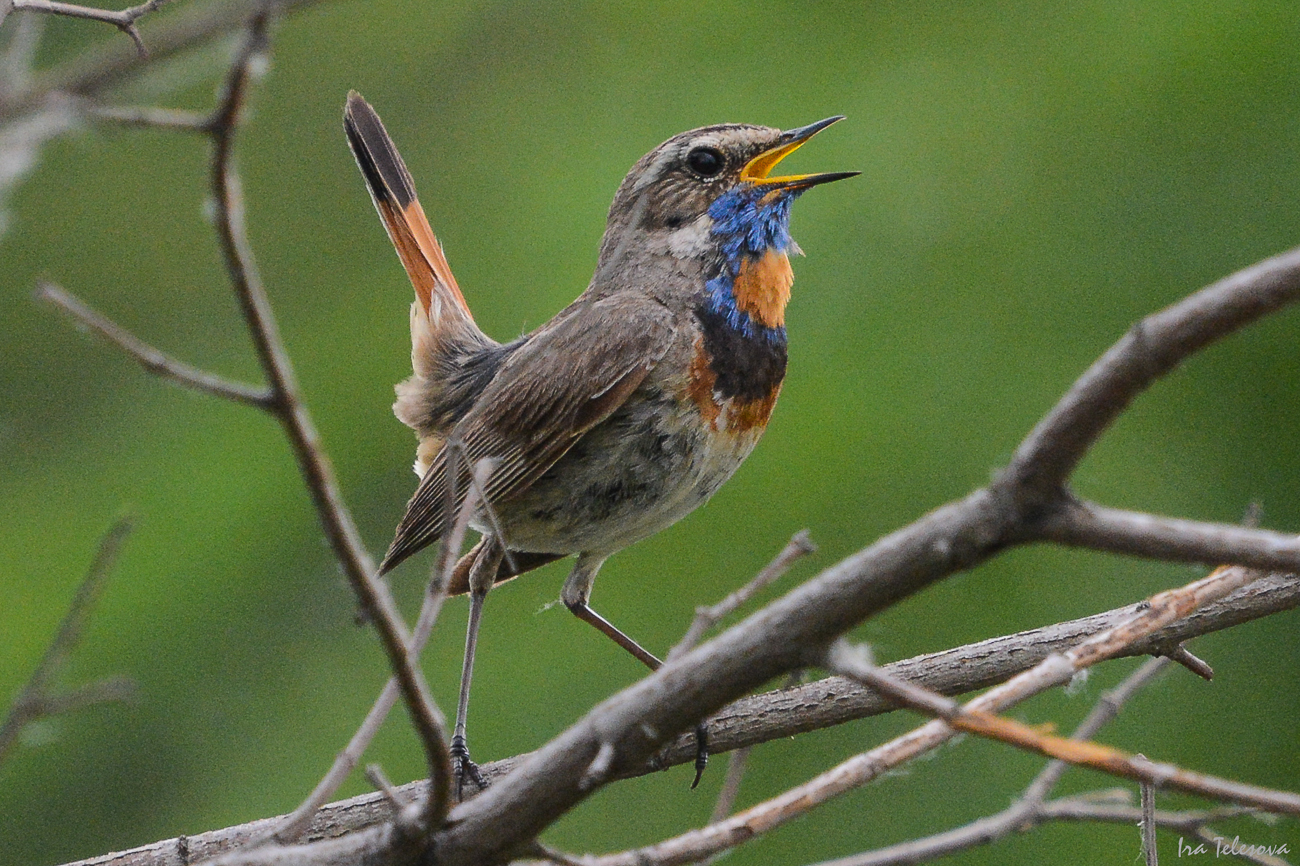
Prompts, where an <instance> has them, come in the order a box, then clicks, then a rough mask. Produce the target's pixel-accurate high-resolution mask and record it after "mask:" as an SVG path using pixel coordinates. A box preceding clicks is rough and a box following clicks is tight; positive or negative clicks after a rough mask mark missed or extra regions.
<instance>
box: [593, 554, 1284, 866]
mask: <svg viewBox="0 0 1300 866" xmlns="http://www.w3.org/2000/svg"><path fill="white" fill-rule="evenodd" d="M1258 576H1259V575H1258V574H1257V573H1255V572H1250V571H1249V570H1247V569H1240V568H1220V569H1217V570H1216V571H1215V572H1214V573H1213V574H1211V575H1210V576H1208V577H1206V578H1203V579H1201V580H1199V581H1195V582H1194V583H1191V584H1189V585H1187V586H1185V587H1182V588H1181V589H1175V590H1170V591H1168V592H1163V593H1160V594H1159V595H1156V596H1153V597H1152V598H1151V599H1150V601H1149V603H1148V604H1147V605H1145V606H1143V607H1141V608H1140V609H1139V610H1137V611H1135V612H1134V613H1133V614H1132V615H1131V616H1130V617H1128V618H1127V619H1125V620H1124V621H1122V622H1120V623H1119V624H1117V625H1115V626H1114V627H1112V628H1109V629H1107V630H1106V631H1104V632H1102V633H1100V634H1097V635H1094V636H1093V637H1091V638H1089V639H1088V640H1085V641H1083V642H1081V643H1080V644H1078V645H1077V646H1076V647H1074V648H1073V649H1070V650H1068V651H1066V652H1064V653H1053V654H1052V655H1050V656H1048V657H1047V658H1046V659H1044V660H1043V661H1042V662H1040V663H1039V664H1037V665H1035V666H1034V667H1033V668H1032V669H1030V670H1028V671H1025V672H1024V673H1022V674H1019V675H1017V676H1016V677H1013V678H1012V679H1011V680H1009V681H1008V682H1006V683H1003V684H1002V685H1000V686H997V687H995V688H993V689H991V690H990V691H988V692H986V693H985V694H983V695H981V696H980V697H978V698H975V699H974V700H972V701H970V702H968V703H967V704H965V705H964V706H963V707H962V709H963V710H964V711H967V712H979V713H1000V712H1003V711H1004V710H1006V709H1008V708H1009V707H1011V706H1014V705H1015V704H1017V703H1020V702H1021V701H1023V700H1025V699H1027V698H1029V697H1031V696H1032V695H1035V694H1038V693H1040V692H1042V691H1045V690H1047V689H1049V688H1052V687H1054V686H1058V685H1063V684H1065V683H1067V682H1069V681H1070V679H1071V678H1072V677H1073V676H1074V675H1075V674H1076V673H1077V672H1078V671H1080V670H1083V669H1084V668H1087V667H1089V666H1091V665H1094V664H1096V663H1098V662H1100V661H1102V660H1104V659H1106V658H1109V657H1111V656H1113V655H1116V654H1118V653H1119V652H1122V651H1123V649H1124V648H1125V647H1126V646H1129V645H1131V644H1132V643H1134V642H1136V641H1137V640H1140V639H1141V638H1143V637H1145V636H1147V635H1149V634H1151V633H1153V632H1154V631H1156V630H1157V629H1159V628H1161V627H1163V626H1165V625H1168V624H1169V623H1170V622H1172V621H1174V620H1175V619H1178V618H1181V617H1185V616H1187V615H1188V614H1189V613H1190V612H1192V611H1194V610H1195V609H1196V608H1197V607H1199V606H1200V605H1203V604H1206V603H1208V602H1210V601H1212V600H1213V599H1216V598H1222V597H1224V596H1225V595H1227V594H1228V593H1230V592H1232V591H1233V590H1234V589H1236V588H1239V587H1241V586H1243V585H1245V584H1246V583H1249V582H1250V581H1252V580H1254V579H1256V578H1257V577H1258ZM955 734H956V730H955V729H954V728H953V727H951V726H950V725H949V724H948V723H947V722H945V721H939V720H936V721H931V722H928V723H927V724H925V725H923V726H921V727H920V728H917V729H915V730H913V731H912V732H911V733H908V734H905V735H903V736H902V737H898V738H897V739H894V740H891V741H890V742H888V743H886V744H884V745H882V746H879V747H877V748H875V749H872V750H871V751H869V752H864V753H862V754H860V755H856V756H854V757H852V758H850V759H848V760H847V761H844V762H843V763H841V764H839V765H838V766H836V767H834V768H832V769H831V770H828V771H826V772H825V773H822V774H820V775H819V776H817V777H815V778H813V779H811V780H809V781H808V782H806V783H804V784H802V785H799V786H798V787H795V788H792V789H790V790H789V791H786V792H785V793H784V794H781V795H779V796H777V797H774V798H772V799H770V800H767V801H765V802H763V803H760V804H758V805H756V806H753V807H751V808H749V809H746V810H745V811H743V812H740V813H738V814H736V815H733V816H731V817H730V818H728V819H726V820H725V821H720V822H718V823H716V824H711V825H709V826H707V827H703V828H700V829H699V830H693V831H690V832H688V833H684V834H682V835H680V836H677V837H675V838H672V839H668V840H665V841H663V842H660V843H657V844H655V845H651V846H648V847H645V848H640V849H637V850H634V851H627V852H623V853H620V854H612V855H607V856H603V857H597V858H592V859H591V861H590V862H591V863H592V864H593V866H669V864H682V863H694V862H698V861H700V860H703V859H705V858H707V857H709V856H711V855H713V854H715V853H717V852H718V851H723V850H726V849H728V848H734V847H736V846H737V845H740V844H742V843H743V842H747V841H749V840H751V839H753V838H755V837H757V836H759V835H761V834H763V833H765V832H767V831H768V830H771V829H773V828H775V827H778V826H780V825H782V824H785V823H787V822H788V821H790V820H792V819H793V818H795V817H797V816H799V815H802V814H805V813H806V812H808V811H809V810H811V809H813V808H815V807H816V806H818V805H820V804H822V803H824V802H826V801H828V800H830V799H832V798H834V797H837V796H839V795H840V794H843V793H845V792H847V791H850V790H853V789H855V788H859V787H861V786H862V785H864V784H867V783H868V782H871V781H873V780H874V779H877V778H879V777H880V776H881V775H883V774H884V773H885V772H887V771H888V770H890V769H892V768H894V767H897V766H899V765H900V764H901V763H903V762H905V761H909V760H911V759H913V758H915V757H916V756H918V755H920V754H922V753H924V752H927V751H930V750H931V749H933V748H935V747H936V746H938V745H940V744H942V743H944V742H947V741H948V740H949V739H951V738H952V737H953V736H955ZM1100 769H1105V770H1107V771H1111V772H1122V774H1123V775H1127V776H1129V777H1130V778H1139V777H1143V776H1145V777H1147V778H1150V779H1151V781H1153V782H1154V783H1155V784H1156V785H1157V786H1161V787H1172V788H1178V789H1180V790H1184V791H1189V792H1191V793H1197V794H1200V795H1202V796H1208V797H1213V798H1218V799H1224V800H1228V801H1231V802H1238V803H1246V804H1251V805H1256V806H1259V807H1260V808H1263V809H1265V810H1270V811H1285V812H1292V813H1296V814H1300V795H1297V794H1293V793H1290V792H1285V791H1272V790H1268V789H1264V788H1259V787H1256V786H1253V785H1245V784H1242V783H1237V782H1231V781H1228V780H1223V779H1215V778H1212V777H1207V776H1202V775H1200V774H1196V773H1190V772H1188V771H1186V770H1182V769H1180V768H1177V767H1173V766H1170V765H1166V764H1157V765H1151V769H1150V771H1149V772H1147V773H1139V772H1138V771H1136V770H1135V769H1134V768H1132V767H1131V766H1119V765H1116V766H1114V767H1111V766H1109V765H1103V766H1102V767H1100Z"/></svg>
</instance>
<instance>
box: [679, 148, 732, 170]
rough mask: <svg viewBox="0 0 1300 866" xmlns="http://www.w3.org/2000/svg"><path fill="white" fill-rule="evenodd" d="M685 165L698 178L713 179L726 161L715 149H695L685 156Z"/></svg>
mask: <svg viewBox="0 0 1300 866" xmlns="http://www.w3.org/2000/svg"><path fill="white" fill-rule="evenodd" d="M686 164H687V165H688V166H690V167H691V171H693V172H695V173H696V174H698V175H699V176H700V177H713V176H715V175H717V174H718V173H719V172H721V171H722V167H723V166H724V165H726V160H725V159H724V158H723V156H722V153H721V152H720V151H718V150H717V149H716V148H712V147H697V148H695V149H694V150H692V151H691V152H690V153H688V154H686Z"/></svg>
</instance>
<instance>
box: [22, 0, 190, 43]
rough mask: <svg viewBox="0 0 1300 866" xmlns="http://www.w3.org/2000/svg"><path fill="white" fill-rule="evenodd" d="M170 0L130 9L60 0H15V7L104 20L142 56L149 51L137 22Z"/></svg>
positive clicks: (148, 0)
mask: <svg viewBox="0 0 1300 866" xmlns="http://www.w3.org/2000/svg"><path fill="white" fill-rule="evenodd" d="M168 2H170V0H147V2H145V3H141V4H140V5H139V6H132V7H130V8H129V9H122V10H120V11H119V10H112V9H96V8H94V7H93V6H80V5H77V4H75V3H63V2H60V0H13V8H14V9H16V10H21V11H25V12H42V13H44V14H46V15H62V16H65V17H67V18H84V19H87V20H90V21H103V22H104V23H106V24H112V25H113V26H114V27H116V28H117V29H118V30H121V31H122V32H123V33H125V34H126V35H127V36H130V37H131V41H132V42H134V43H135V48H136V51H138V52H139V53H140V56H141V57H148V56H149V52H148V50H147V49H146V48H145V47H144V40H143V39H141V38H140V31H139V30H137V29H136V26H135V22H136V21H137V20H139V19H140V17H141V16H142V15H146V14H148V13H150V12H152V11H154V10H155V9H157V8H158V7H159V6H162V5H163V4H165V3H168Z"/></svg>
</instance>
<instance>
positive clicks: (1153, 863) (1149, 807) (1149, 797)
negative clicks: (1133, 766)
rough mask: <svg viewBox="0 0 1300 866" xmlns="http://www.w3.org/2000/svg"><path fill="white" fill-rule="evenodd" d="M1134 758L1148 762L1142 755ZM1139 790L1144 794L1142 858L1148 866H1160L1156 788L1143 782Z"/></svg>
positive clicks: (1141, 822)
mask: <svg viewBox="0 0 1300 866" xmlns="http://www.w3.org/2000/svg"><path fill="white" fill-rule="evenodd" d="M1134 757H1136V758H1141V759H1142V760H1146V756H1145V755H1142V754H1138V755H1135V756H1134ZM1138 788H1139V790H1140V791H1141V794H1142V806H1141V808H1142V820H1141V821H1140V822H1139V823H1140V824H1141V829H1142V856H1143V858H1144V859H1145V860H1146V866H1160V854H1159V852H1157V851H1156V787H1155V785H1152V784H1151V783H1150V782H1146V781H1143V782H1140V783H1139V785H1138Z"/></svg>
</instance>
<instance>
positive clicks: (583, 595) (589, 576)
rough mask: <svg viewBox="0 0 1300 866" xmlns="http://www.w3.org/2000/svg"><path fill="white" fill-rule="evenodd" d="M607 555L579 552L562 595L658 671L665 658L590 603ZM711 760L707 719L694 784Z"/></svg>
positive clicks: (699, 737) (698, 741) (698, 742)
mask: <svg viewBox="0 0 1300 866" xmlns="http://www.w3.org/2000/svg"><path fill="white" fill-rule="evenodd" d="M605 559H606V557H604V556H597V555H595V554H590V553H583V554H579V555H578V562H577V564H576V565H574V566H573V571H571V572H569V577H568V579H567V580H565V581H564V589H563V590H562V591H561V592H560V598H562V599H563V600H564V606H565V607H567V608H568V609H569V610H571V611H572V612H573V615H574V616H576V617H577V618H578V619H580V620H582V621H583V622H585V623H588V624H590V625H593V626H595V627H596V630H597V631H599V632H600V633H601V634H603V635H605V637H607V638H609V639H610V640H612V641H613V642H614V643H616V644H618V645H619V646H621V647H622V648H623V649H625V650H627V651H628V652H629V653H631V654H632V655H633V656H634V657H635V658H636V659H637V661H639V662H641V664H643V665H645V666H646V667H648V668H650V670H652V671H657V670H659V668H661V667H663V662H661V661H659V659H658V658H656V657H655V656H654V655H653V654H652V653H650V652H649V651H648V650H647V649H646V648H645V647H643V646H641V644H639V643H637V642H636V641H634V640H632V638H630V637H628V636H627V635H626V634H624V633H623V632H622V631H620V630H619V629H618V628H617V627H616V626H615V625H614V624H613V623H612V622H610V621H609V620H607V619H605V618H604V617H603V616H601V615H600V614H598V613H596V612H595V611H594V610H592V609H591V605H589V604H588V603H587V602H588V600H590V598H591V588H592V586H593V585H594V584H595V582H596V574H597V572H599V571H600V567H601V565H602V564H604V562H605ZM453 742H454V740H453ZM708 764H709V724H708V722H707V721H704V722H700V723H699V724H698V725H696V726H695V781H693V782H691V787H692V788H694V787H695V786H696V785H698V784H700V777H701V776H703V775H704V768H705V767H707V766H708Z"/></svg>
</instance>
